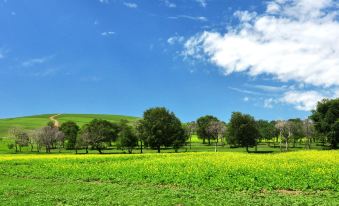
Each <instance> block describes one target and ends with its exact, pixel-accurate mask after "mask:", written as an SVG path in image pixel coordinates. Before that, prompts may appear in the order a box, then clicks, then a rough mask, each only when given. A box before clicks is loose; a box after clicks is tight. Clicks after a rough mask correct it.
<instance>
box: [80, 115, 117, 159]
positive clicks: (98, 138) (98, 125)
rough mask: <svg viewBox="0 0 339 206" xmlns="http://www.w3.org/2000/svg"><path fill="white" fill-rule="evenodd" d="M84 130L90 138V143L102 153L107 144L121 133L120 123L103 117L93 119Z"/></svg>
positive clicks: (87, 137)
mask: <svg viewBox="0 0 339 206" xmlns="http://www.w3.org/2000/svg"><path fill="white" fill-rule="evenodd" d="M83 130H84V131H82V134H83V135H85V136H86V139H88V140H89V145H90V146H91V147H92V148H93V149H96V150H98V151H99V153H100V154H101V153H102V150H103V149H104V148H106V146H107V145H109V144H110V143H111V142H112V141H115V140H116V139H117V136H118V133H119V127H118V125H116V124H114V123H112V122H109V121H107V120H101V119H93V120H92V121H91V122H90V123H89V124H87V125H86V126H85V127H83Z"/></svg>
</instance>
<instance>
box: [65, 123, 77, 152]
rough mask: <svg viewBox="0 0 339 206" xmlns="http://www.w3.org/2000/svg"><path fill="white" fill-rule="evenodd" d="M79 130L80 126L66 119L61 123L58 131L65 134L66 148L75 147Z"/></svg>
mask: <svg viewBox="0 0 339 206" xmlns="http://www.w3.org/2000/svg"><path fill="white" fill-rule="evenodd" d="M79 130H80V128H79V126H78V125H77V124H76V123H75V122H72V121H68V122H64V123H62V124H61V127H60V131H62V132H63V133H64V134H65V140H66V141H67V142H66V148H67V149H74V148H75V144H76V141H77V136H78V132H79Z"/></svg>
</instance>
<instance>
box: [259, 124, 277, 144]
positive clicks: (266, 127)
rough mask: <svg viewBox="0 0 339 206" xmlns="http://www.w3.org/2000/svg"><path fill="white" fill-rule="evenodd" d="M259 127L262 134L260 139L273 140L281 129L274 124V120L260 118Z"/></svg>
mask: <svg viewBox="0 0 339 206" xmlns="http://www.w3.org/2000/svg"><path fill="white" fill-rule="evenodd" d="M257 127H258V130H259V134H260V139H266V140H271V139H273V138H274V137H276V136H278V135H279V131H277V129H276V128H275V126H274V122H269V121H266V120H258V121H257Z"/></svg>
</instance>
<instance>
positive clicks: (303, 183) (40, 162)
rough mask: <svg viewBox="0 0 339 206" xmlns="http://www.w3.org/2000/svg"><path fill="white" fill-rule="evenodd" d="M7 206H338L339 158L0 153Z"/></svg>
mask: <svg viewBox="0 0 339 206" xmlns="http://www.w3.org/2000/svg"><path fill="white" fill-rule="evenodd" d="M0 180H1V182H2V184H1V186H0V202H1V203H2V204H5V205H18V204H19V205H80V204H86V205H98V204H99V205H101V204H105V205H108V204H118V205H131V204H134V205H159V204H160V205H246V204H250V205H293V204H297V205H302V204H303V205H338V204H339V202H338V199H337V198H338V195H339V193H338V189H339V187H338V185H339V182H338V180H339V152H337V151H303V152H290V153H281V154H264V155H263V154H260V155H259V154H245V153H232V152H223V153H178V154H139V155H123V154H122V155H72V154H60V155H56V154H53V155H35V154H32V155H1V156H0Z"/></svg>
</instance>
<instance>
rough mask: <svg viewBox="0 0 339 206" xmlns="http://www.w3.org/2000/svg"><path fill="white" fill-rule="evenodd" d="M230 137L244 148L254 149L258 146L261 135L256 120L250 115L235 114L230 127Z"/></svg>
mask: <svg viewBox="0 0 339 206" xmlns="http://www.w3.org/2000/svg"><path fill="white" fill-rule="evenodd" d="M228 130H229V135H230V136H232V137H233V139H234V140H235V141H236V143H237V144H239V145H240V146H242V147H246V151H247V152H249V150H248V148H249V147H253V146H255V145H256V144H257V139H258V138H259V136H260V134H259V131H258V129H257V126H256V122H255V120H254V118H253V117H252V116H250V115H248V114H242V113H240V112H233V113H232V117H231V121H230V124H229V127H228Z"/></svg>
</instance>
